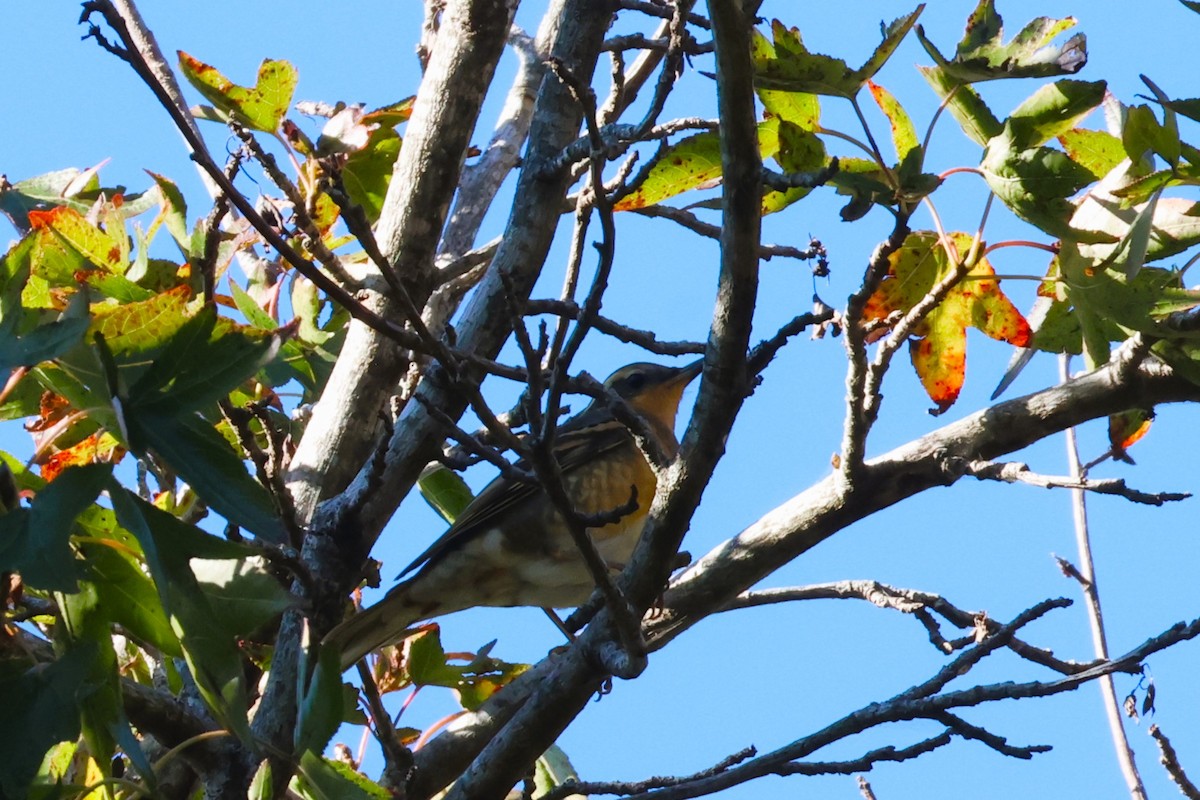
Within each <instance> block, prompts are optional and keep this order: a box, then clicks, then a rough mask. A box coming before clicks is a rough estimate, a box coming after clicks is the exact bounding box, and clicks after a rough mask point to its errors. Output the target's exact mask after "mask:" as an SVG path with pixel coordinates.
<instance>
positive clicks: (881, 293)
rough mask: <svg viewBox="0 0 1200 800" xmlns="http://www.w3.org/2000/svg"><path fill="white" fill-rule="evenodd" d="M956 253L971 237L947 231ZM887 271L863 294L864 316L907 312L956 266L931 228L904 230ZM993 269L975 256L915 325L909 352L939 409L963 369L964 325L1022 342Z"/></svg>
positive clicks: (953, 394) (958, 385)
mask: <svg viewBox="0 0 1200 800" xmlns="http://www.w3.org/2000/svg"><path fill="white" fill-rule="evenodd" d="M948 237H949V240H950V244H951V246H952V247H953V249H954V251H955V253H956V254H957V258H958V259H963V258H966V257H967V255H968V253H969V251H970V249H971V244H972V237H971V236H970V235H969V234H966V233H950V234H948ZM889 261H890V266H889V270H888V274H887V276H885V277H884V279H883V281H882V283H880V285H879V288H878V289H877V290H876V292H875V293H874V294H873V295H872V296H871V297H870V298H869V299H868V301H867V305H866V307H865V308H864V310H863V318H864V320H883V319H886V318H887V317H888V316H889V315H891V314H892V312H894V311H900V312H901V313H907V312H908V311H909V310H911V309H912V308H913V306H915V305H916V304H917V303H919V302H921V300H922V299H924V298H925V296H926V295H928V294H929V292H930V291H931V290H932V289H933V287H934V286H935V285H937V284H938V283H939V282H940V281H941V280H942V279H944V278H946V277H947V276H949V275H950V274H952V273H953V271H954V270H955V264H953V263H951V261H950V258H949V256H948V255H947V253H946V249H945V248H944V247H943V245H942V244H941V243H940V242H939V240H938V235H937V234H936V233H934V232H932V231H915V232H913V233H911V234H909V236H908V238H907V239H906V240H905V242H904V245H903V246H902V247H901V248H900V249H899V250H897V251H896V252H895V253H893V254H892V256H891V258H890V259H889ZM994 275H995V271H994V270H993V269H992V266H991V265H990V264H989V263H988V262H987V260H986V259H984V258H979V260H978V261H977V262H976V263H975V265H974V266H973V267H971V269H970V270H969V271H968V273H967V274H966V276H965V277H964V278H963V279H962V280H961V281H959V283H958V284H957V285H956V286H955V287H954V288H953V289H952V290H951V291H950V293H949V294H948V295H947V296H946V297H945V299H943V300H942V302H941V303H939V304H938V305H937V306H936V307H935V308H934V309H933V310H932V311H931V312H929V314H928V316H926V318H925V319H924V320H923V321H922V322H921V323H920V324H919V325H918V326H917V328H916V330H915V332H914V337H913V339H912V340H911V341H910V343H909V344H910V355H911V356H912V362H913V366H914V367H915V368H916V370H917V375H918V376H919V377H920V379H921V383H922V385H924V387H925V390H926V392H927V393H928V394H929V397H930V399H931V400H933V401H934V403H936V404H937V406H938V408H939V409H940V410H942V411H944V410H945V409H947V408H949V407H950V405H951V404H953V403H954V401H955V400H956V399H957V398H958V394H959V391H960V390H961V389H962V385H963V379H964V377H965V374H966V328H967V327H968V326H970V327H974V328H978V329H979V330H981V331H983V332H984V333H985V334H987V335H988V336H990V337H992V338H993V339H997V340H999V341H1003V342H1008V343H1009V344H1013V345H1016V346H1018V347H1024V346H1026V345H1028V344H1029V342H1030V336H1031V332H1030V328H1029V323H1028V322H1026V321H1025V318H1024V317H1022V316H1021V313H1020V312H1019V311H1018V310H1017V309H1016V307H1015V306H1014V305H1013V304H1012V302H1011V301H1009V299H1008V298H1007V297H1006V296H1005V295H1004V293H1003V292H1002V291H1001V290H1000V285H999V282H998V281H997V280H996V279H995V278H994V277H993V276H994Z"/></svg>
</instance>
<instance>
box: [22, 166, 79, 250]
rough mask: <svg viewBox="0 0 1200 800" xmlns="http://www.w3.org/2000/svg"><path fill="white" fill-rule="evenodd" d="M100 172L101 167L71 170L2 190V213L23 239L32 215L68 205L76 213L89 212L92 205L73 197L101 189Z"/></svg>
mask: <svg viewBox="0 0 1200 800" xmlns="http://www.w3.org/2000/svg"><path fill="white" fill-rule="evenodd" d="M98 170H99V166H96V167H92V168H91V169H88V170H79V169H76V168H75V167H70V168H68V169H60V170H58V171H56V172H47V173H46V174H44V175H38V176H36V177H33V178H26V179H25V180H23V181H17V182H16V183H14V184H11V185H7V186H0V212H3V213H4V215H5V216H7V217H8V219H9V221H11V222H12V224H13V227H14V228H16V229H17V231H18V233H20V234H21V235H22V236H24V235H25V234H26V233H28V232H29V227H30V226H29V212H30V211H46V210H48V209H51V208H54V207H55V206H62V205H67V206H71V207H72V208H74V209H75V210H76V211H82V212H86V211H87V209H88V207H89V206H90V205H91V203H90V202H85V201H80V200H76V199H74V197H75V195H77V194H78V193H79V192H80V191H83V190H85V189H97V188H99V186H100V182H99V181H98V180H97V178H96V175H97V172H98Z"/></svg>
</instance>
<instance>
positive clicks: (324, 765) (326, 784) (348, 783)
mask: <svg viewBox="0 0 1200 800" xmlns="http://www.w3.org/2000/svg"><path fill="white" fill-rule="evenodd" d="M288 788H289V789H290V790H292V791H294V792H296V793H297V794H298V795H299V796H300V797H302V798H304V800H391V798H392V797H393V795H392V793H391V792H389V791H387V790H386V789H383V788H382V787H380V786H379V784H377V783H375V782H374V781H370V780H368V779H367V778H365V777H363V776H362V775H360V774H358V773H357V772H355V771H354V770H353V769H351V768H350V766H349V765H348V764H343V763H342V762H340V761H333V760H330V759H328V758H322V757H321V755H320V754H318V753H314V752H313V751H311V750H305V751H304V753H303V754H301V756H300V774H299V775H298V776H297V777H296V778H293V779H292V783H291V786H289V787H288Z"/></svg>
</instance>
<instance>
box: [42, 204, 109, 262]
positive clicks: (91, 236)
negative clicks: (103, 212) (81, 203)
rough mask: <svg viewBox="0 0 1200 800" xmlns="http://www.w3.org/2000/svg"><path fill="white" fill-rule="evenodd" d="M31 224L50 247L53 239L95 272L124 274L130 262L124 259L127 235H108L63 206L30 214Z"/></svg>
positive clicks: (76, 212) (107, 232)
mask: <svg viewBox="0 0 1200 800" xmlns="http://www.w3.org/2000/svg"><path fill="white" fill-rule="evenodd" d="M29 223H30V225H31V226H32V227H33V229H34V230H36V231H38V232H39V233H40V235H41V243H42V244H49V241H48V239H47V237H50V236H53V237H55V238H56V239H58V240H60V241H62V242H64V243H65V244H66V245H67V246H68V247H70V248H71V249H72V250H74V251H75V252H76V253H78V254H79V255H80V256H82V257H83V258H84V259H85V260H86V261H87V262H88V263H89V264H90V265H91V266H92V268H93V269H102V270H104V271H106V272H114V273H117V274H124V273H125V271H126V270H127V269H129V261H128V259H127V258H123V254H124V252H125V250H124V241H123V240H124V239H125V231H123V230H121V231H105V230H101V229H100V228H97V227H96V226H95V225H93V224H92V223H90V222H88V221H87V220H86V219H84V217H83V215H82V214H80V213H79V212H78V211H76V210H75V209H73V208H67V207H66V206H59V207H57V208H52V209H50V210H49V211H31V212H29Z"/></svg>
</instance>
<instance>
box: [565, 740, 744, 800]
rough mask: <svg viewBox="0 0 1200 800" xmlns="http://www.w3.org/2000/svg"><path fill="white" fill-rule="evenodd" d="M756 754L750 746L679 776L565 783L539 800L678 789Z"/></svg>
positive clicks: (717, 773)
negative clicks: (707, 766)
mask: <svg viewBox="0 0 1200 800" xmlns="http://www.w3.org/2000/svg"><path fill="white" fill-rule="evenodd" d="M757 753H758V751H757V750H755V749H754V748H753V747H747V748H745V749H743V750H739V751H738V752H736V753H734V754H733V755H731V756H726V757H725V758H723V759H721V760H720V761H718V762H717V763H716V764H713V765H712V766H711V767H709V768H708V769H705V770H702V771H700V772H697V773H695V774H693V775H686V776H681V777H656V778H647V779H646V780H644V781H575V780H568V781H565V782H564V783H563V784H561V785H560V786H556V787H554V788H553V789H551V790H550V791H549V792H546V794H544V795H542V800H563V798H566V797H570V796H572V795H593V794H622V795H635V796H636V795H638V794H640V793H642V792H648V791H650V790H652V789H661V788H663V787H666V786H679V785H681V784H686V783H689V782H691V781H695V780H700V779H702V778H707V777H710V776H712V775H719V774H721V773H722V772H724V771H725V770H727V769H729V768H730V767H732V766H734V765H736V764H740V763H741V762H743V761H745V760H746V759H748V758H753V757H754V756H755V755H756V754H757Z"/></svg>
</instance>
